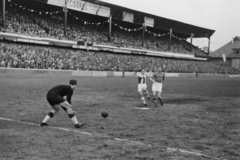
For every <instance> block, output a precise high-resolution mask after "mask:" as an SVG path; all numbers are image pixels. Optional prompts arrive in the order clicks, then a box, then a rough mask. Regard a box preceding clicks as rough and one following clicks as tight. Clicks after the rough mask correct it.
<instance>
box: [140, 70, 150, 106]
mask: <svg viewBox="0 0 240 160" xmlns="http://www.w3.org/2000/svg"><path fill="white" fill-rule="evenodd" d="M138 92H139V94H140V96H141V100H142V101H143V104H144V105H145V106H147V103H146V100H145V98H144V92H146V93H147V97H148V100H150V96H149V92H148V90H147V75H146V74H145V70H144V69H142V70H141V73H139V74H138Z"/></svg>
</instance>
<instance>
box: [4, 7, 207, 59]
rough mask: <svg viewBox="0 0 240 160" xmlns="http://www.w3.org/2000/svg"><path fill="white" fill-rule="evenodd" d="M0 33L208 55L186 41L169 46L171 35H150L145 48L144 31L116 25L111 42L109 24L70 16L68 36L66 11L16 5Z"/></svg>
mask: <svg viewBox="0 0 240 160" xmlns="http://www.w3.org/2000/svg"><path fill="white" fill-rule="evenodd" d="M69 15H70V14H69ZM0 30H1V31H6V32H14V33H18V34H23V35H30V36H39V37H52V38H59V39H69V40H75V41H79V40H82V39H84V40H86V41H88V42H90V43H91V42H95V43H97V44H108V45H114V46H121V47H128V48H137V49H148V50H153V51H161V52H172V53H180V54H194V55H197V56H206V53H205V52H203V51H201V49H199V48H197V47H195V46H193V45H192V47H191V44H190V43H188V42H187V41H185V40H179V39H176V38H173V37H172V43H171V46H169V35H166V36H163V37H157V36H154V35H152V34H149V33H147V32H146V33H145V38H144V39H145V40H144V46H142V31H136V32H134V31H133V32H129V31H126V30H124V29H120V28H119V27H117V26H114V25H112V36H111V39H110V41H108V24H106V23H105V24H101V25H91V24H90V25H87V24H86V21H80V20H79V19H78V20H77V19H76V18H74V17H73V16H68V24H67V35H66V36H65V35H64V25H63V17H62V12H61V13H59V14H49V13H48V14H46V13H43V12H41V13H40V12H30V11H27V10H23V9H22V8H19V7H18V6H14V5H11V6H8V7H7V8H6V22H5V27H4V28H3V27H1V28H0ZM190 48H192V51H190Z"/></svg>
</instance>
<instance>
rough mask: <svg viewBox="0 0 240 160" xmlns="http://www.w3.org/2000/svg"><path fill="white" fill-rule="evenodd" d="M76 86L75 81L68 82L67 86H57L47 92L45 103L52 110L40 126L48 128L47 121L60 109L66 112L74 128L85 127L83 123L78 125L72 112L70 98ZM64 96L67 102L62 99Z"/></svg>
mask: <svg viewBox="0 0 240 160" xmlns="http://www.w3.org/2000/svg"><path fill="white" fill-rule="evenodd" d="M76 85H77V81H76V80H70V81H69V85H58V86H55V87H53V88H52V89H50V90H49V91H48V93H47V101H48V103H49V104H50V105H51V107H52V109H53V110H52V111H51V112H49V113H48V115H46V117H45V118H44V119H43V121H42V123H41V124H40V126H48V124H47V122H48V120H50V119H51V118H53V116H54V115H55V114H56V113H57V112H58V111H59V109H60V107H61V108H62V109H64V110H65V111H66V112H67V114H68V116H69V118H70V119H71V120H72V121H73V123H74V125H75V128H81V127H83V126H84V125H86V124H85V123H83V124H80V123H79V122H78V120H77V117H76V115H75V114H74V111H73V110H72V105H71V98H72V95H73V90H74V88H75V86H76ZM64 96H66V99H67V100H65V99H64V98H63V97H64Z"/></svg>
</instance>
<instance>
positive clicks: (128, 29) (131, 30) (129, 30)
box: [112, 22, 143, 32]
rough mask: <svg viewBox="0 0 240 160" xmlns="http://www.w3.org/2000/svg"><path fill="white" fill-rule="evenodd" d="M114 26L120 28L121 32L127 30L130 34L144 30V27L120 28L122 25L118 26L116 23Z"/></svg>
mask: <svg viewBox="0 0 240 160" xmlns="http://www.w3.org/2000/svg"><path fill="white" fill-rule="evenodd" d="M112 24H113V25H114V26H116V27H118V28H120V29H121V30H125V31H128V32H137V31H140V30H142V29H143V27H140V28H133V29H132V28H131V29H130V28H125V27H122V26H120V25H118V24H116V23H114V22H112Z"/></svg>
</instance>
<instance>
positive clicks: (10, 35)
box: [0, 0, 240, 74]
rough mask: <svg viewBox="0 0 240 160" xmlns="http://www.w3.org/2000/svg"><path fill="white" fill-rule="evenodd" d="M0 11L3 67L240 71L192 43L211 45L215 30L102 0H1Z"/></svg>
mask: <svg viewBox="0 0 240 160" xmlns="http://www.w3.org/2000/svg"><path fill="white" fill-rule="evenodd" d="M67 2H68V3H67ZM0 13H1V16H0V17H1V21H0V23H1V27H0V40H1V41H0V43H1V44H0V45H1V49H0V66H1V67H14V68H39V69H64V70H76V69H78V70H96V71H100V70H103V71H121V70H125V71H138V70H140V69H141V68H143V67H144V68H146V69H147V70H148V71H151V70H153V66H160V65H162V66H164V70H165V71H166V72H180V73H193V72H198V73H223V74H226V73H230V74H239V73H240V71H239V68H234V67H232V66H226V65H219V64H216V63H212V62H210V61H209V58H210V57H209V50H208V53H206V52H204V51H202V50H201V49H200V48H198V47H197V46H194V45H193V44H192V39H193V38H208V39H209V46H208V48H210V38H211V36H212V35H213V34H214V32H215V31H214V30H210V29H206V28H202V27H198V26H194V25H190V24H186V23H183V22H179V21H175V20H171V19H167V18H163V17H159V16H156V15H152V14H149V13H143V12H141V11H136V10H132V9H129V8H126V7H122V6H117V5H114V4H110V3H106V2H103V1H99V0H87V1H81V0H70V1H67V0H2V1H1V12H0ZM188 38H190V39H191V40H190V43H189V42H188V41H186V40H187V39H188Z"/></svg>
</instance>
